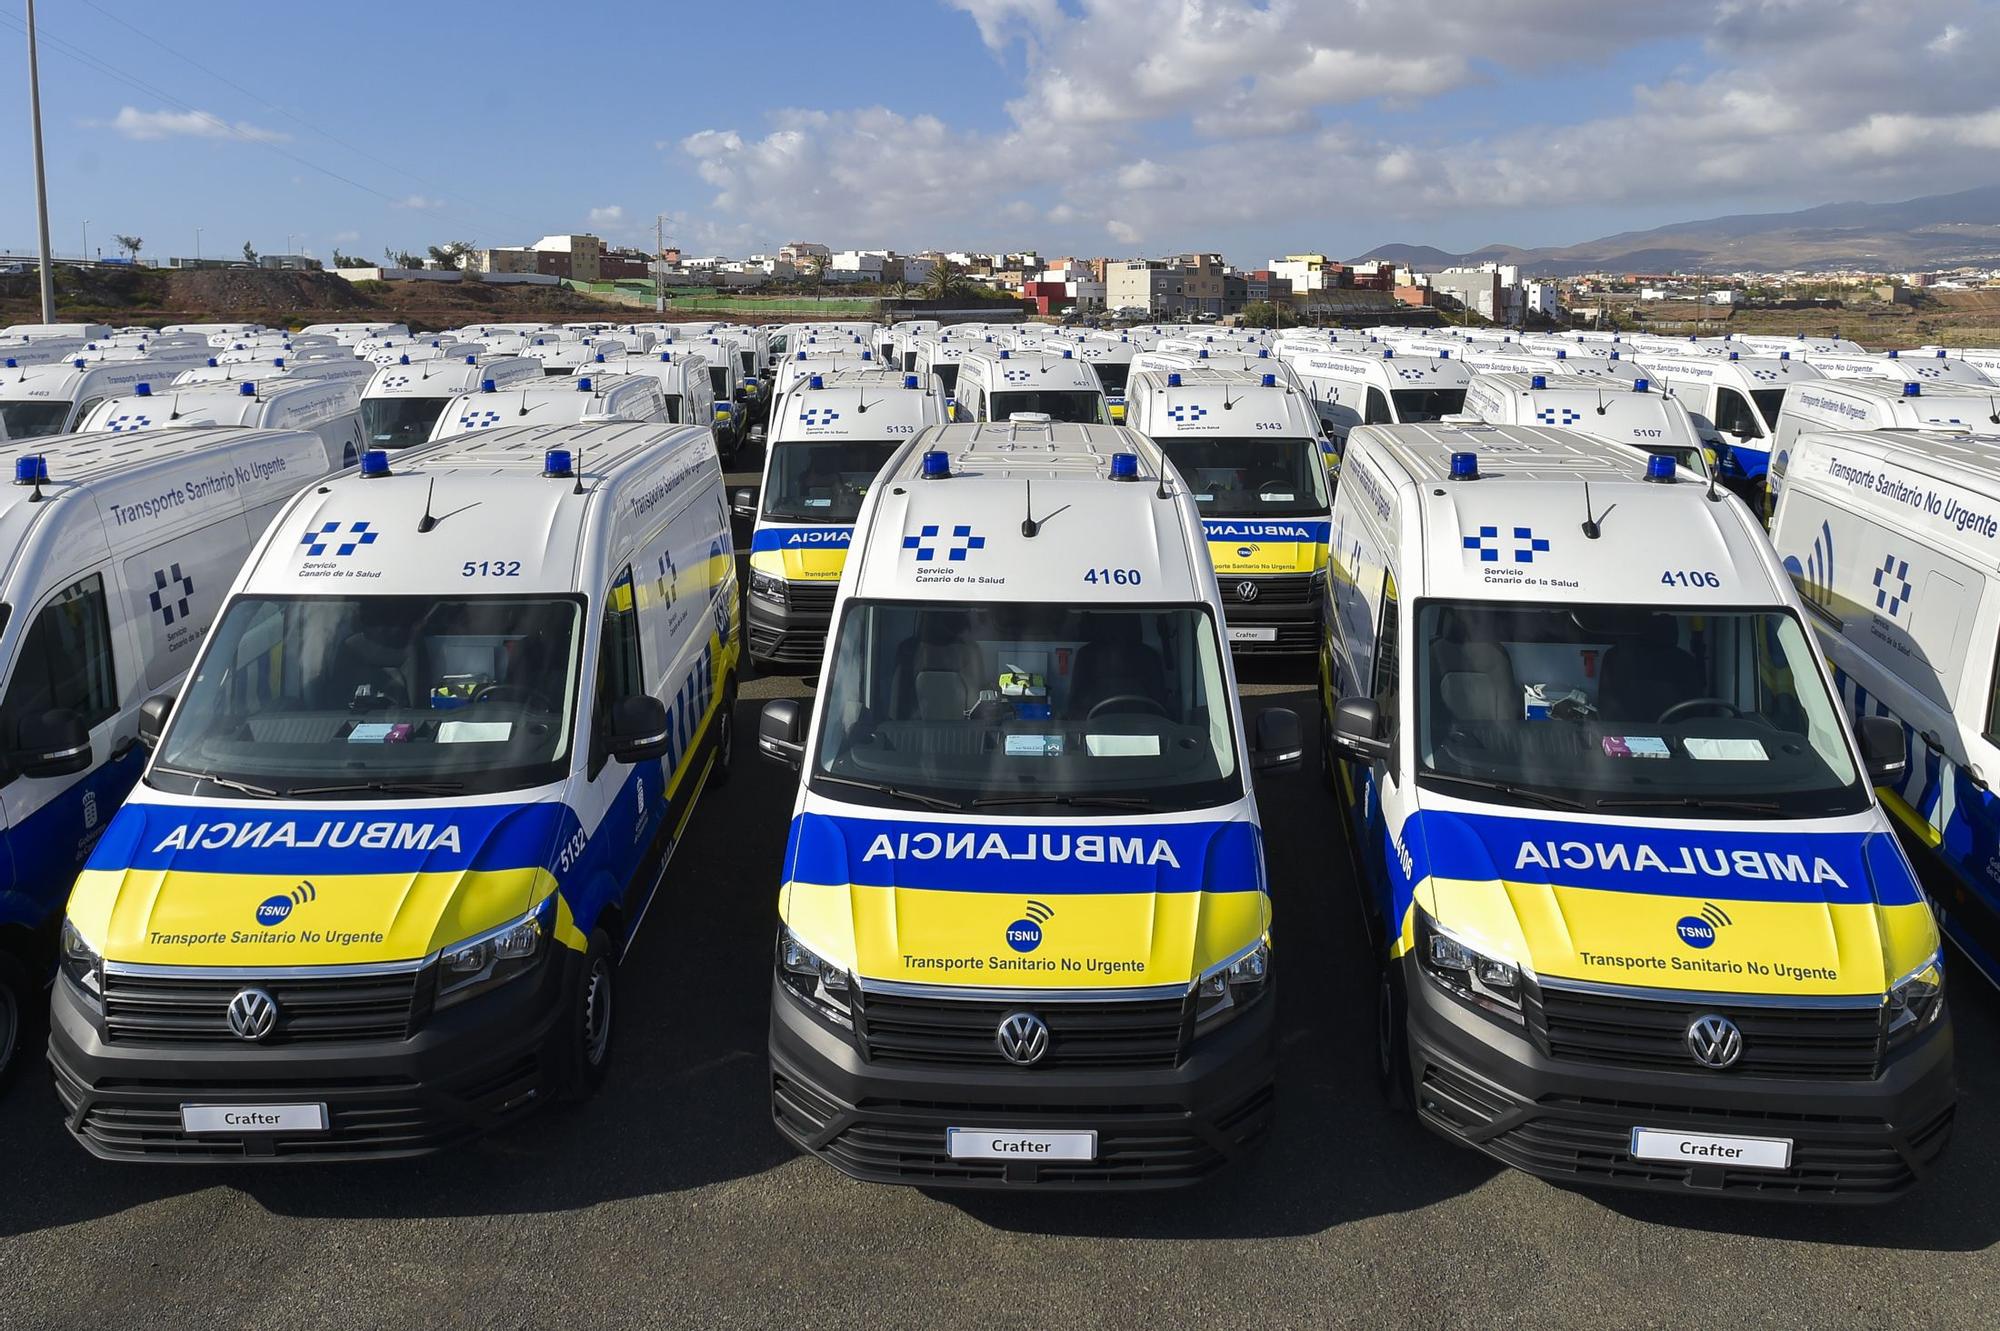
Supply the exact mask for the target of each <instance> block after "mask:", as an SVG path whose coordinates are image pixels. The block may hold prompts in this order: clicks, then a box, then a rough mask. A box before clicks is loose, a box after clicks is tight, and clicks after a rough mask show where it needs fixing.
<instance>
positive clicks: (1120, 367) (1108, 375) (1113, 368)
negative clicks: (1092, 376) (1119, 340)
mask: <svg viewBox="0 0 2000 1331" xmlns="http://www.w3.org/2000/svg"><path fill="white" fill-rule="evenodd" d="M1090 368H1091V369H1093V370H1095V371H1097V382H1098V383H1100V384H1103V385H1104V391H1105V392H1106V393H1108V394H1110V395H1111V396H1112V397H1117V396H1119V395H1120V394H1122V393H1123V392H1124V391H1125V381H1126V380H1127V379H1129V378H1131V376H1132V362H1131V361H1120V362H1117V363H1115V364H1114V363H1113V362H1110V361H1101V360H1100V361H1092V362H1091V365H1090Z"/></svg>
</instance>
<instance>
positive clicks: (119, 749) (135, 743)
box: [111, 735, 139, 763]
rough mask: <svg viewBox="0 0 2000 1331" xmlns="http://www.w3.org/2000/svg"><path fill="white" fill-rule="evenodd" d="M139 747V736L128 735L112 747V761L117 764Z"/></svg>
mask: <svg viewBox="0 0 2000 1331" xmlns="http://www.w3.org/2000/svg"><path fill="white" fill-rule="evenodd" d="M138 747H139V737H138V736H137V735H126V736H124V737H123V738H121V739H119V740H118V741H117V742H116V743H114V744H113V745H112V746H111V761H112V762H114V763H115V762H117V761H118V760H119V759H121V758H123V757H124V756H125V755H126V754H128V753H130V752H132V750H134V749H136V748H138Z"/></svg>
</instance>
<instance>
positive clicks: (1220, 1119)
mask: <svg viewBox="0 0 2000 1331" xmlns="http://www.w3.org/2000/svg"><path fill="white" fill-rule="evenodd" d="M1275 1007H1276V995H1275V994H1269V995H1266V996H1265V998H1264V1000H1263V1001H1262V1002H1260V1003H1259V1004H1257V1006H1256V1007H1254V1008H1252V1009H1250V1010H1249V1011H1246V1012H1245V1013H1244V1014H1243V1015H1242V1016H1241V1017H1239V1018H1238V1019H1237V1020H1235V1021H1233V1022H1231V1023H1229V1024H1228V1025H1226V1026H1224V1027H1222V1028H1221V1029H1219V1030H1217V1031H1215V1032H1213V1033H1211V1034H1210V1035H1207V1036H1205V1037H1203V1038H1202V1040H1201V1041H1199V1042H1198V1043H1196V1044H1195V1045H1193V1046H1192V1050H1191V1052H1190V1054H1189V1055H1188V1057H1186V1058H1185V1059H1183V1060H1182V1061H1181V1062H1180V1064H1179V1065H1178V1066H1176V1067H1172V1068H1159V1069H1127V1068H1117V1067H1082V1068H1063V1069H1053V1068H1051V1069H1046V1070H1042V1071H1036V1070H1033V1069H1025V1068H1023V1069H1016V1068H1004V1067H995V1068H989V1067H950V1066H935V1065H932V1066H916V1067H911V1066H902V1065H899V1066H893V1067H885V1066H879V1065H874V1064H871V1063H870V1062H869V1061H868V1060H867V1059H866V1058H864V1057H863V1055H862V1054H861V1052H860V1050H858V1049H857V1048H856V1047H855V1045H854V1043H853V1042H852V1040H851V1039H849V1038H848V1037H847V1036H846V1035H845V1034H841V1033H836V1032H834V1031H833V1030H831V1029H829V1028H828V1027H827V1026H825V1025H823V1024H822V1023H821V1022H820V1021H818V1020H817V1019H816V1018H814V1017H813V1016H811V1015H810V1014H808V1013H807V1012H805V1011H804V1010H802V1009H801V1008H800V1006H799V1004H798V1002H797V1001H796V1000H795V999H793V998H792V997H791V995H790V994H789V993H788V992H787V991H786V990H785V989H784V986H783V985H782V984H781V983H780V982H779V981H778V980H777V979H776V978H775V977H773V979H772V982H771V1112H772V1117H773V1119H774V1120H775V1121H776V1123H777V1126H778V1131H779V1132H780V1133H782V1134H783V1135H784V1136H785V1138H786V1139H787V1140H788V1141H790V1142H791V1143H792V1144H793V1145H794V1146H797V1147H798V1148H799V1149H800V1150H801V1151H804V1152H806V1153H808V1154H810V1155H816V1156H818V1157H819V1158H821V1159H822V1160H825V1161H826V1162H827V1163H828V1164H830V1165H832V1166H834V1167H835V1168H836V1169H839V1170H840V1171H841V1172H843V1173H845V1174H848V1175H851V1176H852V1177H854V1178H857V1179H863V1180H866V1181H869V1182H874V1183H907V1184H915V1185H920V1186H924V1187H964V1188H1008V1187H1014V1188H1019V1187H1032V1188H1036V1189H1040V1190H1079V1191H1081V1190H1108V1189H1121V1190H1122V1189H1145V1188H1170V1187H1178V1186H1184V1185H1187V1184H1191V1183H1196V1182H1199V1181H1200V1180H1201V1179H1203V1178H1206V1177H1207V1176H1208V1175H1210V1174H1211V1173H1213V1172H1214V1171H1215V1170H1217V1169H1219V1168H1221V1167H1222V1166H1223V1165H1224V1164H1226V1163H1228V1162H1229V1161H1230V1160H1232V1159H1234V1158H1236V1157H1237V1156H1239V1155H1241V1154H1243V1153H1244V1152H1245V1151H1247V1150H1248V1149H1249V1148H1250V1147H1252V1146H1253V1145H1254V1144H1255V1143H1257V1142H1258V1141H1259V1140H1261V1139H1262V1138H1263V1136H1264V1135H1265V1133H1266V1132H1268V1131H1269V1129H1270V1126H1271V1116H1272V1109H1273V1104H1274V1101H1275V1098H1276V1087H1275V1084H1274V1083H1275V1077H1276V1071H1277V1040H1276V1032H1277V1026H1276V1022H1275V1019H1274V1015H1273V1014H1274V1011H1275ZM949 1128H986V1129H1040V1130H1082V1129H1091V1130H1095V1131H1096V1133H1097V1141H1098V1147H1097V1158H1096V1159H1094V1160H1090V1161H1062V1162H1054V1161H1051V1162H1046V1163H1044V1162H1035V1161H1021V1162H1006V1163H1001V1162H995V1161H985V1160H963V1159H953V1158H952V1157H951V1155H950V1154H949V1152H948V1150H947V1147H946V1144H945V1134H946V1130H947V1129H949Z"/></svg>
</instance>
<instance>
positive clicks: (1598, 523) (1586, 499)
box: [1583, 481, 1618, 541]
mask: <svg viewBox="0 0 2000 1331" xmlns="http://www.w3.org/2000/svg"><path fill="white" fill-rule="evenodd" d="M1617 507H1618V505H1616V504H1613V505H1612V506H1611V508H1607V509H1605V510H1604V511H1603V512H1602V513H1594V512H1593V511H1592V509H1591V507H1590V482H1589V481H1585V482H1584V483H1583V534H1584V536H1585V537H1586V538H1588V539H1590V540H1593V541H1594V540H1596V539H1597V538H1598V537H1600V536H1602V535H1603V534H1604V527H1603V522H1604V519H1606V518H1608V517H1610V516H1611V509H1612V508H1617Z"/></svg>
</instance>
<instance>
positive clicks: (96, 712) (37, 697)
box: [0, 573, 118, 748]
mask: <svg viewBox="0 0 2000 1331" xmlns="http://www.w3.org/2000/svg"><path fill="white" fill-rule="evenodd" d="M58 711H66V712H74V713H75V714H76V715H77V716H78V717H79V718H81V719H82V721H83V724H84V725H85V726H86V727H94V726H96V725H98V724H99V723H101V722H103V721H105V720H107V719H108V718H110V717H111V716H112V715H114V714H115V713H116V712H117V711H118V683H117V680H116V678H115V675H114V671H113V668H112V659H111V618H110V614H109V612H108V610H107V607H106V605H105V600H104V578H103V576H102V575H101V574H97V573H93V574H91V575H90V576H89V577H87V578H84V579H83V580H82V581H80V582H76V583H72V584H71V585H70V586H68V587H65V588H63V590H62V591H60V592H58V593H56V595H55V598H54V599H53V600H51V601H50V602H49V603H48V604H47V605H45V606H43V607H42V610H41V613H40V614H38V615H36V616H35V622H34V624H33V625H31V626H30V627H29V629H28V632H27V636H26V637H25V638H24V639H23V640H22V643H21V651H20V655H19V656H18V657H17V658H16V659H15V662H14V677H13V679H12V680H11V681H9V683H8V685H7V696H6V699H5V700H4V701H0V729H4V732H5V734H4V740H5V743H6V744H7V746H8V747H10V748H11V747H18V746H19V744H20V742H21V724H22V722H23V721H25V720H29V719H31V718H33V719H39V718H40V717H41V716H42V715H43V714H45V713H48V712H58Z"/></svg>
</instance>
